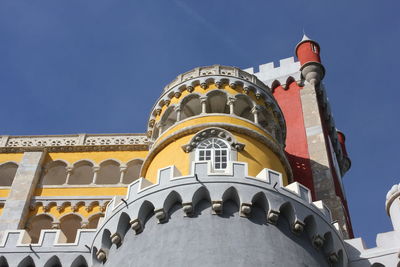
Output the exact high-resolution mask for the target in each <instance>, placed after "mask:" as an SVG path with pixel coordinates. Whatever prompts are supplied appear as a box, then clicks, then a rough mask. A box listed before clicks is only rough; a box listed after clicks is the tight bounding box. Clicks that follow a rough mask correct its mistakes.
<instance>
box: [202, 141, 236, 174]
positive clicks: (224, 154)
mask: <svg viewBox="0 0 400 267" xmlns="http://www.w3.org/2000/svg"><path fill="white" fill-rule="evenodd" d="M196 151H197V153H196V157H197V160H198V161H205V160H206V161H211V164H212V166H213V168H214V169H215V170H224V169H226V167H227V165H228V157H229V145H228V144H227V143H226V142H225V141H223V140H221V139H219V138H208V139H206V140H204V141H202V142H201V143H200V144H199V145H198V146H197V150H196Z"/></svg>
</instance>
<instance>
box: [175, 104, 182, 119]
mask: <svg viewBox="0 0 400 267" xmlns="http://www.w3.org/2000/svg"><path fill="white" fill-rule="evenodd" d="M175 111H176V121H180V120H181V107H180V106H177V107H176V108H175Z"/></svg>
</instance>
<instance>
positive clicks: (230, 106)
mask: <svg viewBox="0 0 400 267" xmlns="http://www.w3.org/2000/svg"><path fill="white" fill-rule="evenodd" d="M235 100H236V99H235V98H234V97H229V98H228V105H229V114H231V115H234V111H233V104H234V103H235Z"/></svg>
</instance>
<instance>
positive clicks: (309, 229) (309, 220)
mask: <svg viewBox="0 0 400 267" xmlns="http://www.w3.org/2000/svg"><path fill="white" fill-rule="evenodd" d="M304 224H305V227H304V230H305V232H306V233H307V235H308V237H309V238H310V240H312V238H313V237H314V236H316V235H317V234H318V228H317V223H316V221H315V218H314V216H313V215H309V216H307V217H306V218H305V219H304Z"/></svg>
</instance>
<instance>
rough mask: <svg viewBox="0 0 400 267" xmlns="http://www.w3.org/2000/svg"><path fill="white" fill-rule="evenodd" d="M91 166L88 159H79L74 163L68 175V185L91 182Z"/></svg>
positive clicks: (92, 164)
mask: <svg viewBox="0 0 400 267" xmlns="http://www.w3.org/2000/svg"><path fill="white" fill-rule="evenodd" d="M93 166H94V163H93V162H92V161H90V160H80V161H77V162H75V163H74V165H73V169H72V173H71V175H70V177H69V180H68V184H70V185H85V184H91V183H92V182H93V175H94V172H93Z"/></svg>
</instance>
